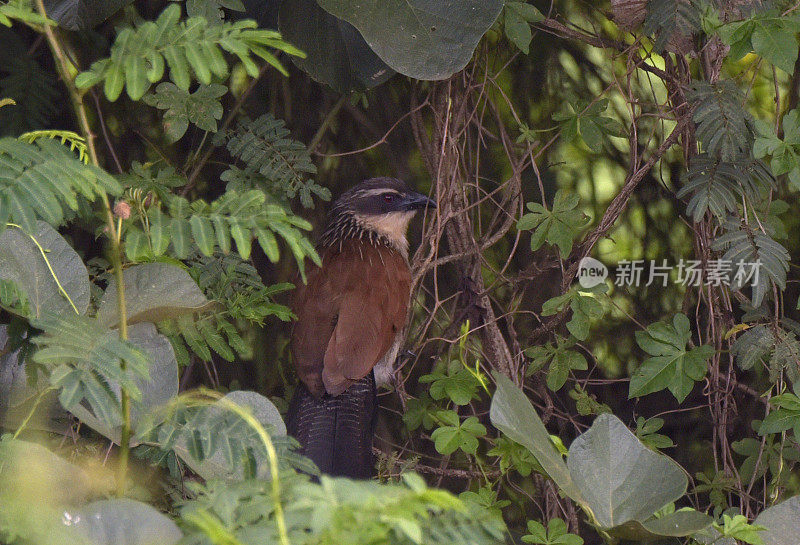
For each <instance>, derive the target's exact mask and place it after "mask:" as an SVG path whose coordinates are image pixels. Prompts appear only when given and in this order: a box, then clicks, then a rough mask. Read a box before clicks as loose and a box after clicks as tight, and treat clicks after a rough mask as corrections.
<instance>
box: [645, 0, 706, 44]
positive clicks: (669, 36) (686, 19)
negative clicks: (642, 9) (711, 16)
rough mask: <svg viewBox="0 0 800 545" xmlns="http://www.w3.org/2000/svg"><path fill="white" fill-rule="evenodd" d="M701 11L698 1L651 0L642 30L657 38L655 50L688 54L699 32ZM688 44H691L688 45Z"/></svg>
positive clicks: (648, 3)
mask: <svg viewBox="0 0 800 545" xmlns="http://www.w3.org/2000/svg"><path fill="white" fill-rule="evenodd" d="M700 29H701V25H700V11H699V9H698V2H697V1H696V0H649V1H648V2H647V16H646V17H645V19H644V25H643V27H642V30H643V31H644V33H645V34H650V35H653V36H655V44H654V45H655V49H656V50H657V51H663V50H664V49H670V50H678V51H681V52H683V53H687V52H688V49H690V48H691V45H689V44H691V40H692V36H693V35H694V34H696V33H697V32H699V31H700ZM686 42H688V43H689V44H687V43H686Z"/></svg>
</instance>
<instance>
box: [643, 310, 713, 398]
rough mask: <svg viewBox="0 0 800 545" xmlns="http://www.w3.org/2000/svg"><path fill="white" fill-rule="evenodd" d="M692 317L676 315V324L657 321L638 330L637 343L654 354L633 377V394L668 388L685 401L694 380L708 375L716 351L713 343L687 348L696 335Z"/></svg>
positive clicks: (673, 321) (673, 320)
mask: <svg viewBox="0 0 800 545" xmlns="http://www.w3.org/2000/svg"><path fill="white" fill-rule="evenodd" d="M689 326H690V324H689V319H688V318H687V317H686V316H685V315H683V314H676V315H675V316H674V317H673V319H672V323H671V324H669V323H667V322H657V323H655V324H652V325H650V326H649V327H648V328H647V330H646V331H637V332H636V343H637V344H638V345H639V347H640V348H641V349H642V350H644V351H645V352H647V353H648V354H649V355H650V356H651V357H650V358H648V359H647V360H645V361H644V363H642V365H641V367H639V369H638V370H637V371H636V373H635V374H634V375H633V376H632V377H631V384H630V391H629V393H628V396H629V397H639V396H643V395H647V394H650V393H653V392H657V391H659V390H663V389H665V388H667V389H669V391H670V392H672V395H674V396H675V399H677V400H678V402H683V400H684V399H686V396H687V395H689V392H691V391H692V388H693V387H694V383H695V382H697V381H699V380H702V379H703V377H705V376H706V372H707V368H706V360H707V359H708V358H710V357H711V356H712V355H713V354H714V348H713V347H711V346H709V345H703V346H698V347H696V348H691V349H687V347H686V345H687V343H689V341H690V340H691V337H692V333H691V331H690V328H689Z"/></svg>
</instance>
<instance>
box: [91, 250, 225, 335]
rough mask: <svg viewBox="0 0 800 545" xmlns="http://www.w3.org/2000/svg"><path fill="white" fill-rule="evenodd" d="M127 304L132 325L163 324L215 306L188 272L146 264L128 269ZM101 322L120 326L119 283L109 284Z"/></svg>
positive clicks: (98, 315)
mask: <svg viewBox="0 0 800 545" xmlns="http://www.w3.org/2000/svg"><path fill="white" fill-rule="evenodd" d="M123 278H124V280H125V303H126V314H127V316H128V323H129V324H135V323H137V322H160V321H161V320H165V319H167V318H177V317H178V316H182V315H184V314H190V313H193V312H202V311H203V310H206V309H209V308H211V307H212V306H213V305H214V303H213V302H211V301H209V300H208V299H206V296H205V295H203V292H202V291H200V288H199V287H198V286H197V283H196V282H195V281H194V280H192V277H191V276H189V273H188V272H186V271H185V270H184V269H182V268H180V267H178V266H176V265H170V264H168V263H145V264H142V265H135V266H133V267H130V268H127V269H125V271H124V273H123ZM97 319H98V321H99V322H100V323H101V324H103V325H105V326H107V327H115V326H116V325H117V324H119V310H118V308H117V283H116V281H115V280H113V279H112V280H111V281H110V282H109V283H108V288H107V289H106V292H105V294H104V295H103V299H102V300H101V301H100V308H99V309H98V310H97Z"/></svg>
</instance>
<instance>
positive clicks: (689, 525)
mask: <svg viewBox="0 0 800 545" xmlns="http://www.w3.org/2000/svg"><path fill="white" fill-rule="evenodd" d="M713 522H714V519H713V518H711V517H709V516H708V515H706V514H705V513H700V512H699V511H695V510H694V509H690V508H684V509H680V510H678V511H675V512H673V513H670V514H668V515H664V516H661V517H654V518H650V519H648V520H646V521H644V522H640V521H638V520H634V521H629V522H626V523H625V524H622V525H620V526H617V527H616V528H614V529H612V530H610V531H609V533H610V534H611V535H613V536H615V537H620V538H623V539H631V540H634V541H647V542H649V541H652V540H656V539H657V538H660V537H664V536H669V537H686V536H696V534H697V533H698V532H702V531H703V530H707V529H710V527H711V524H712V523H713ZM715 543H716V544H717V545H728V544H727V543H726V542H725V541H724V540H721V541H719V542H715ZM731 545H732V544H731Z"/></svg>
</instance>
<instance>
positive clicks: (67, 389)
mask: <svg viewBox="0 0 800 545" xmlns="http://www.w3.org/2000/svg"><path fill="white" fill-rule="evenodd" d="M32 324H33V325H34V326H35V327H37V328H38V329H42V330H44V335H40V336H38V337H36V338H35V339H34V340H33V342H34V343H35V344H36V345H38V346H39V350H37V351H36V353H35V354H34V356H33V357H34V359H35V360H36V361H37V362H38V363H40V364H42V365H44V366H46V367H47V368H48V371H49V375H50V384H51V385H52V386H53V387H55V388H57V389H58V390H60V392H59V396H58V399H59V401H60V402H61V405H62V406H63V407H64V408H65V409H67V410H71V409H74V408H75V407H76V406H77V405H79V404H80V403H82V402H86V403H88V405H89V407H90V408H91V410H92V412H93V413H94V415H95V416H96V417H97V418H98V419H100V421H102V422H104V423H106V424H107V425H110V426H116V425H119V424H121V423H122V414H121V408H120V398H119V389H118V388H119V387H122V388H125V390H126V391H127V392H128V393H129V394H130V396H131V398H132V399H134V400H136V399H138V398H140V396H141V394H140V392H139V388H138V387H137V385H136V379H137V378H147V376H148V368H149V365H150V362H149V360H148V358H147V356H146V355H145V354H144V353H143V352H142V351H140V350H139V349H137V348H135V347H134V346H133V345H131V344H130V343H128V342H126V341H122V340H120V339H119V334H118V333H117V332H116V331H112V330H109V329H106V328H104V327H102V326H101V325H100V324H99V323H98V322H97V321H96V320H95V319H93V318H89V317H86V316H77V315H73V316H52V315H49V316H43V317H41V318H39V319H36V320H32ZM123 361H124V362H125V365H126V367H127V368H126V369H123V367H122V362H123ZM112 385H113V386H112ZM115 388H116V390H115Z"/></svg>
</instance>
